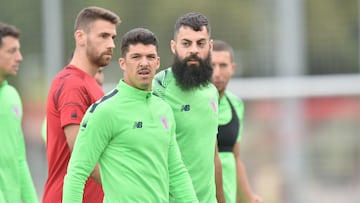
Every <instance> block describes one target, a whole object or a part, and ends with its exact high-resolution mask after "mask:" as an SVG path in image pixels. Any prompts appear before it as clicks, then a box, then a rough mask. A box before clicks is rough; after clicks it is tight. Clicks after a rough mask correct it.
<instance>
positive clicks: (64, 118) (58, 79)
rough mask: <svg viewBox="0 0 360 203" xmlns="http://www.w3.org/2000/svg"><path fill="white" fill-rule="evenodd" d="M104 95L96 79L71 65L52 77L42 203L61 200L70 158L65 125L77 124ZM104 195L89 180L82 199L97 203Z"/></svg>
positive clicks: (99, 188)
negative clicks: (46, 161)
mask: <svg viewBox="0 0 360 203" xmlns="http://www.w3.org/2000/svg"><path fill="white" fill-rule="evenodd" d="M103 95H104V92H103V91H102V89H101V87H100V86H99V85H98V84H97V82H96V80H95V79H94V78H93V77H91V76H90V75H89V74H87V73H85V72H84V71H82V70H80V69H78V68H77V67H75V66H73V65H68V66H66V67H65V68H64V69H63V70H61V71H60V72H59V73H58V74H57V75H56V76H55V78H54V80H53V82H52V84H51V86H50V90H49V95H48V100H47V109H46V119H47V126H46V127H47V131H46V134H47V143H46V153H47V158H48V178H47V180H46V184H45V189H44V195H43V200H42V201H43V202H44V203H57V202H61V201H62V191H63V184H64V176H65V174H66V170H67V166H68V163H69V159H70V149H69V147H68V144H67V141H66V137H65V133H64V127H65V126H66V125H69V124H78V125H79V124H80V122H81V119H82V118H83V116H84V114H85V112H86V110H87V108H88V107H89V106H90V105H91V104H93V103H94V102H95V101H97V100H98V99H100V98H101V97H102V96H103ZM103 197H104V193H103V191H102V188H101V186H100V185H99V184H98V183H96V182H95V181H93V180H91V179H88V180H87V182H86V185H85V191H84V196H83V202H86V203H90V202H91V203H97V202H99V203H100V202H102V201H103Z"/></svg>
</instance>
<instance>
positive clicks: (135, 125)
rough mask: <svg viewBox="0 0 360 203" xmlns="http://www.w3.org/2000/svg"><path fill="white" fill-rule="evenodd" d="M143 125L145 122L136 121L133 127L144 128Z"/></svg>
mask: <svg viewBox="0 0 360 203" xmlns="http://www.w3.org/2000/svg"><path fill="white" fill-rule="evenodd" d="M142 127H143V122H141V121H135V123H134V127H133V128H142Z"/></svg>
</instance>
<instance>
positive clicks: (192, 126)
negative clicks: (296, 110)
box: [153, 12, 224, 203]
mask: <svg viewBox="0 0 360 203" xmlns="http://www.w3.org/2000/svg"><path fill="white" fill-rule="evenodd" d="M170 46H171V51H172V53H173V54H174V62H173V64H172V67H170V68H167V69H165V70H162V71H160V72H159V73H158V74H157V75H156V76H155V78H154V81H153V91H154V94H155V95H157V96H159V97H161V98H163V99H164V100H165V101H166V102H167V103H169V104H170V106H171V107H172V109H173V111H174V114H175V119H176V138H177V142H178V144H179V148H180V151H181V155H182V158H183V160H184V163H185V166H186V167H187V169H188V170H189V173H190V176H191V179H192V182H193V185H194V188H195V191H196V194H197V197H198V199H199V201H200V202H203V203H214V202H217V196H218V201H219V202H222V201H223V200H224V197H223V194H221V192H222V184H221V182H217V183H218V185H219V186H220V187H219V186H218V187H216V184H215V164H214V162H215V163H216V166H217V170H216V171H217V172H218V173H217V174H216V175H217V178H219V177H220V179H221V164H220V163H219V158H218V156H217V144H216V134H217V126H218V105H217V104H218V99H219V97H218V92H217V90H216V88H215V86H214V85H213V84H212V83H211V75H212V67H211V58H210V50H211V48H212V40H211V39H210V25H209V22H208V19H207V18H206V17H205V16H204V15H202V14H200V13H195V12H191V13H187V14H185V15H183V16H181V17H179V18H178V20H177V21H176V23H175V30H174V39H173V40H171V44H170ZM214 160H215V161H214ZM219 168H220V169H219ZM217 189H218V190H217ZM217 193H218V195H217Z"/></svg>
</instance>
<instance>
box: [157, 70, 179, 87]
mask: <svg viewBox="0 0 360 203" xmlns="http://www.w3.org/2000/svg"><path fill="white" fill-rule="evenodd" d="M173 79H174V76H173V73H172V70H171V68H166V69H163V70H161V71H160V72H158V73H157V74H156V75H155V77H154V80H153V85H155V86H161V87H164V88H165V87H167V86H168V85H169V84H170V82H171V81H172V80H173Z"/></svg>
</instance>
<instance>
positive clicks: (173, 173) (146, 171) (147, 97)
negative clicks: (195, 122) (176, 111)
mask: <svg viewBox="0 0 360 203" xmlns="http://www.w3.org/2000/svg"><path fill="white" fill-rule="evenodd" d="M157 51H158V39H157V37H156V36H155V34H154V33H152V32H151V31H149V30H147V29H144V28H136V29H133V30H130V31H129V32H127V33H126V34H125V35H124V36H123V38H122V42H121V58H120V59H119V64H120V67H121V69H122V70H123V71H124V79H122V80H120V82H119V84H118V85H117V87H116V88H115V89H114V90H113V91H111V92H109V93H108V94H107V95H105V96H104V97H103V98H102V99H100V100H99V101H97V102H95V103H94V104H93V105H92V106H90V108H89V109H88V111H87V113H86V114H85V116H84V118H83V120H82V122H81V128H80V131H79V134H78V136H77V138H76V141H75V146H74V149H73V152H72V156H71V159H70V162H69V166H68V170H67V175H66V176H65V181H64V189H63V191H64V193H63V202H65V203H67V202H80V201H81V198H82V190H83V187H84V183H85V180H86V179H87V177H88V175H89V174H90V173H91V171H92V170H93V168H94V166H95V164H96V163H97V162H98V163H99V165H100V175H101V180H102V186H103V190H104V193H105V196H104V202H156V203H165V202H168V201H169V194H172V195H173V196H174V197H175V198H176V200H177V201H179V202H191V203H192V202H198V201H197V198H196V194H195V191H194V188H193V185H192V184H191V179H190V176H189V174H188V172H187V169H186V168H185V166H184V164H183V162H182V159H181V155H180V152H179V149H178V145H177V143H176V138H175V128H176V127H175V120H174V115H173V112H172V110H171V108H170V106H169V105H168V104H166V102H164V101H163V100H161V99H160V98H158V97H156V96H153V95H152V92H151V88H152V79H153V77H154V75H155V73H156V70H157V69H158V68H159V66H160V58H159V57H158V54H157Z"/></svg>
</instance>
